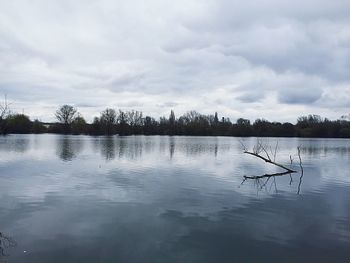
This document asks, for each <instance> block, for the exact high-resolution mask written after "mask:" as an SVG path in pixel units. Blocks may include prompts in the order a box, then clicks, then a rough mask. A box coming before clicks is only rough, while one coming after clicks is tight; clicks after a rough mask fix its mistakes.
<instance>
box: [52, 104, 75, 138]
mask: <svg viewBox="0 0 350 263" xmlns="http://www.w3.org/2000/svg"><path fill="white" fill-rule="evenodd" d="M77 113H78V111H77V109H76V108H74V107H73V106H71V105H63V106H61V107H60V108H59V109H58V110H57V111H56V114H55V116H56V118H57V120H58V121H59V122H60V123H62V124H63V125H64V131H65V132H66V133H67V132H69V129H70V125H71V124H72V122H73V121H74V119H75V118H76V116H77Z"/></svg>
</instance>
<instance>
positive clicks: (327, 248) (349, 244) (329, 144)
mask: <svg viewBox="0 0 350 263" xmlns="http://www.w3.org/2000/svg"><path fill="white" fill-rule="evenodd" d="M261 141H262V142H263V143H264V145H267V146H268V147H270V146H271V149H274V148H275V145H276V143H277V141H278V151H277V154H276V160H278V162H280V163H283V164H286V165H289V164H290V157H291V158H292V159H293V164H292V165H293V168H294V169H296V170H298V173H295V174H292V175H284V176H278V177H268V178H262V179H259V180H251V179H247V180H244V176H245V175H246V176H259V175H263V174H266V173H275V172H279V171H280V168H278V167H274V166H272V165H270V164H268V163H265V162H263V161H262V160H259V159H258V158H255V157H253V156H249V155H247V154H244V153H243V149H242V144H244V145H245V146H246V147H247V148H249V149H253V147H254V145H256V143H257V138H230V137H181V136H179V137H177V136H175V137H168V136H128V137H118V136H114V137H89V136H64V135H46V134H44V135H9V136H5V137H0V194H1V203H0V231H1V233H2V235H5V236H7V237H10V238H11V239H13V240H14V241H15V242H16V245H15V246H4V247H3V248H4V251H3V252H4V254H5V255H3V256H2V257H1V259H2V260H6V261H8V262H349V261H350V172H349V171H350V140H349V139H305V138H304V139H302V138H278V139H277V138H264V139H261ZM298 146H300V150H301V158H302V163H303V170H304V173H303V175H302V174H301V172H300V166H299V160H298V155H297V147H298Z"/></svg>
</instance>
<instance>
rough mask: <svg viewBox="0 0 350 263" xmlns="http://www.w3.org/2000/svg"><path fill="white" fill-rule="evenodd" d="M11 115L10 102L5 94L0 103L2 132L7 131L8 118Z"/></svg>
mask: <svg viewBox="0 0 350 263" xmlns="http://www.w3.org/2000/svg"><path fill="white" fill-rule="evenodd" d="M9 115H10V103H8V101H7V96H6V95H5V98H4V101H3V102H2V103H0V134H5V133H6V118H7V117H8V116H9Z"/></svg>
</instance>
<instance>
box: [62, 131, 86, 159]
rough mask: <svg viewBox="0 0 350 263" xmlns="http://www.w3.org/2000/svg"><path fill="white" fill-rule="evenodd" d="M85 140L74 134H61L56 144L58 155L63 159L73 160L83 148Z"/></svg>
mask: <svg viewBox="0 0 350 263" xmlns="http://www.w3.org/2000/svg"><path fill="white" fill-rule="evenodd" d="M82 144H83V140H82V139H81V138H79V137H75V136H72V135H63V136H59V137H58V139H57V144H56V147H57V148H56V153H57V156H58V157H59V158H60V159H61V160H62V161H66V162H68V161H72V160H73V159H75V158H76V157H77V154H78V153H79V152H80V151H81V150H82V146H83V145H82Z"/></svg>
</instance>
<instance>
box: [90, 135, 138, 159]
mask: <svg viewBox="0 0 350 263" xmlns="http://www.w3.org/2000/svg"><path fill="white" fill-rule="evenodd" d="M132 139H133V138H132V137H123V136H117V137H116V136H108V137H107V136H106V137H99V138H98V139H97V140H95V147H96V149H98V150H99V151H100V153H101V155H102V156H103V157H104V158H105V159H106V160H113V159H115V158H116V156H117V155H118V158H130V159H135V158H138V157H141V155H142V149H143V147H144V145H143V144H144V142H143V141H141V140H132Z"/></svg>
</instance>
